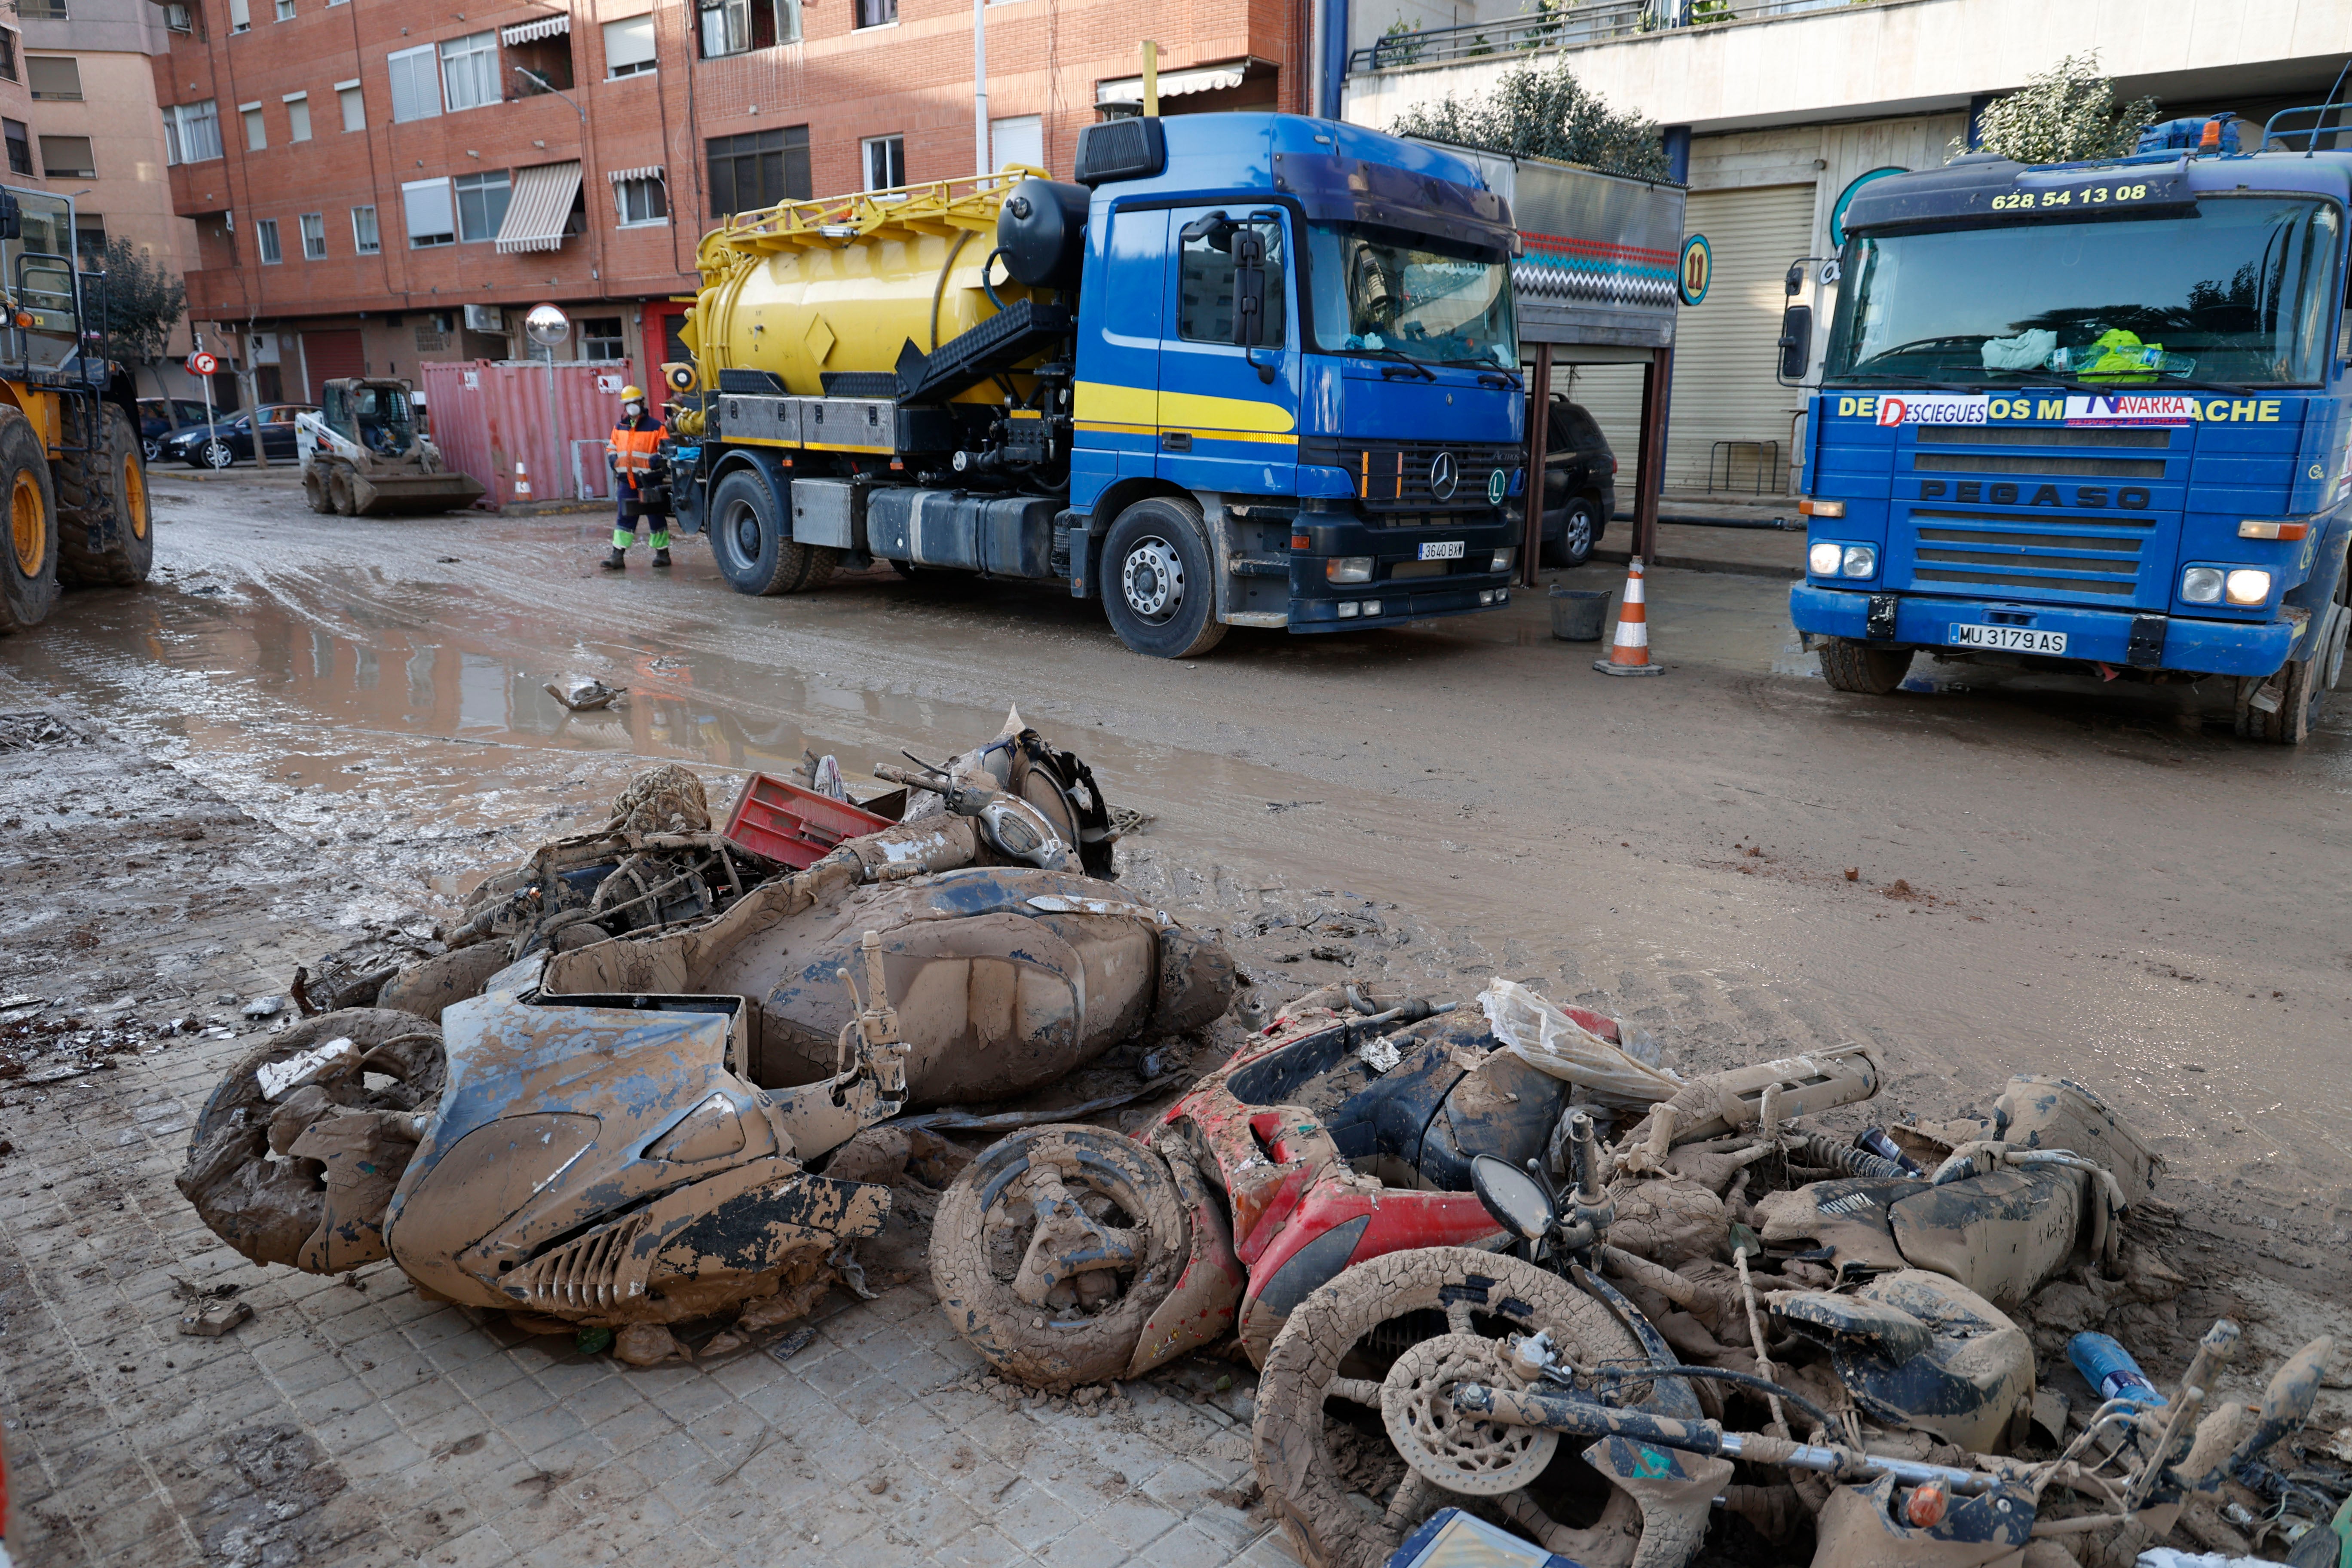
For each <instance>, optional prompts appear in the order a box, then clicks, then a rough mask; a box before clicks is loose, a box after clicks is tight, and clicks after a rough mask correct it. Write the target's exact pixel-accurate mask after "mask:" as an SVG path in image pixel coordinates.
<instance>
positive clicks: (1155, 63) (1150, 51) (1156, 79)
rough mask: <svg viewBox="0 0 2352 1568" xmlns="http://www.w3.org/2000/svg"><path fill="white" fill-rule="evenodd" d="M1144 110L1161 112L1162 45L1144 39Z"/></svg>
mask: <svg viewBox="0 0 2352 1568" xmlns="http://www.w3.org/2000/svg"><path fill="white" fill-rule="evenodd" d="M1143 112H1144V113H1146V114H1157V113H1159V112H1160V46H1159V45H1158V44H1155V43H1153V42H1152V41H1151V40H1150V38H1146V39H1144V40H1143Z"/></svg>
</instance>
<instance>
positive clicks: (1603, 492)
mask: <svg viewBox="0 0 2352 1568" xmlns="http://www.w3.org/2000/svg"><path fill="white" fill-rule="evenodd" d="M1543 504H1544V510H1543V563H1544V564H1545V565H1547V566H1581V565H1583V564H1584V563H1585V561H1586V560H1587V559H1588V558H1589V557H1590V556H1591V554H1592V547H1593V546H1594V545H1595V544H1598V543H1599V542H1601V534H1602V533H1603V532H1604V531H1607V529H1608V527H1609V520H1610V519H1611V518H1612V517H1614V516H1615V515H1616V514H1617V455H1616V454H1615V453H1614V452H1612V451H1611V450H1610V449H1609V438H1608V437H1606V436H1603V435H1602V434H1601V426H1600V423H1599V421H1597V420H1595V419H1594V418H1593V417H1592V416H1591V415H1590V414H1587V413H1586V412H1585V411H1584V409H1583V407H1582V406H1581V405H1578V404H1574V403H1570V401H1569V400H1568V399H1567V397H1566V396H1564V395H1561V394H1559V393H1557V392H1555V393H1553V394H1552V395H1551V425H1550V428H1549V431H1548V432H1547V433H1546V436H1545V445H1544V503H1543Z"/></svg>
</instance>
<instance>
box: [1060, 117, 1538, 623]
mask: <svg viewBox="0 0 2352 1568" xmlns="http://www.w3.org/2000/svg"><path fill="white" fill-rule="evenodd" d="M1077 173H1078V178H1079V180H1080V182H1081V183H1083V184H1087V185H1090V186H1091V187H1092V195H1091V197H1090V199H1089V202H1088V205H1087V234H1086V263H1085V268H1084V274H1083V278H1082V280H1081V282H1080V284H1079V294H1078V310H1077V343H1076V386H1075V389H1074V391H1075V403H1074V422H1075V434H1074V437H1073V441H1074V446H1073V449H1072V452H1071V457H1070V509H1071V511H1072V513H1073V514H1074V517H1073V521H1074V524H1075V527H1074V543H1073V553H1072V555H1071V557H1070V559H1071V563H1072V564H1071V572H1072V576H1073V580H1074V584H1075V588H1076V592H1079V593H1082V594H1087V595H1097V594H1098V595H1100V596H1101V597H1102V599H1103V600H1104V601H1105V605H1106V608H1107V610H1108V614H1109V616H1110V619H1111V623H1112V625H1113V626H1115V627H1116V628H1117V629H1118V632H1119V634H1120V636H1121V637H1124V638H1125V639H1126V640H1127V641H1128V643H1129V646H1131V647H1137V648H1139V650H1140V651H1144V652H1150V653H1163V654H1170V655H1174V654H1181V653H1184V652H1188V651H1197V650H1198V648H1200V647H1204V646H1206V644H1207V643H1210V642H1213V641H1214V640H1215V638H1216V637H1218V636H1220V635H1222V628H1223V626H1280V627H1287V628H1288V629H1289V630H1291V631H1293V632H1328V631H1343V630H1349V629H1354V628H1358V627H1365V626H1397V625H1402V624H1403V623H1405V622H1407V621H1414V620H1423V619H1428V618H1430V617H1433V616H1451V615H1460V614H1464V613H1466V612H1470V611H1476V610H1483V609H1490V608H1494V607H1496V606H1499V605H1505V604H1507V603H1508V602H1509V593H1510V590H1509V586H1508V584H1509V581H1510V573H1511V568H1512V565H1513V563H1514V558H1515V556H1516V554H1517V525H1516V521H1515V516H1514V513H1515V510H1516V509H1515V506H1514V498H1516V497H1518V496H1520V495H1522V494H1523V493H1524V486H1525V483H1526V477H1525V469H1524V466H1523V465H1524V463H1525V451H1524V445H1525V438H1526V430H1525V422H1526V392H1525V386H1524V383H1523V382H1522V380H1521V378H1520V375H1519V372H1518V338H1517V325H1516V321H1515V317H1514V313H1513V299H1512V292H1511V280H1510V262H1511V258H1512V255H1513V254H1514V252H1515V251H1516V250H1517V234H1516V233H1515V232H1514V230H1513V228H1512V226H1511V215H1510V211H1509V208H1508V206H1507V204H1506V203H1505V202H1504V201H1503V199H1502V198H1501V197H1500V196H1499V195H1496V194H1495V193H1494V192H1492V191H1490V190H1489V189H1488V188H1487V187H1486V182H1485V180H1484V179H1483V178H1482V177H1481V176H1480V174H1479V173H1478V171H1477V169H1476V167H1475V165H1474V164H1473V163H1469V162H1467V161H1466V160H1465V159H1462V158H1460V157H1457V156H1454V155H1453V154H1451V153H1445V152H1444V151H1442V150H1439V149H1436V148H1433V147H1428V146H1423V145H1420V144H1417V143H1413V142H1403V141H1400V140H1398V139H1397V138H1395V137H1391V136H1386V135H1382V134H1381V133H1380V132H1374V131H1368V130H1365V129H1363V128H1361V127H1359V126H1352V125H1344V124H1339V123H1337V122H1334V121H1325V120H1309V119H1305V118H1302V117H1299V116H1297V115H1285V114H1202V115H1185V116H1181V117H1179V118H1174V119H1169V120H1131V121H1112V122H1109V123H1108V124H1103V125H1097V126H1091V127H1088V128H1087V131H1086V132H1084V140H1083V141H1082V143H1081V149H1080V152H1079V154H1078V169H1077ZM1252 263H1255V266H1256V267H1258V268H1262V273H1261V276H1260V279H1257V280H1255V281H1253V280H1249V279H1245V278H1244V279H1243V283H1242V284H1241V285H1240V286H1237V283H1236V276H1237V272H1240V271H1242V270H1243V269H1244V268H1246V267H1247V266H1248V265H1250V264H1252ZM1260 292H1262V298H1263V301H1264V302H1263V305H1262V306H1261V307H1260V308H1259V313H1260V316H1261V324H1260V326H1259V328H1258V330H1257V331H1255V333H1251V332H1247V331H1236V323H1235V309H1234V301H1235V300H1237V299H1240V298H1243V297H1244V296H1245V295H1248V294H1251V293H1260ZM1244 336H1254V337H1255V340H1256V341H1255V342H1252V343H1249V344H1243V343H1241V342H1239V340H1240V339H1241V338H1243V337H1244ZM1204 586H1205V587H1206V588H1207V589H1208V590H1210V593H1211V594H1213V598H1210V597H1206V596H1202V594H1201V590H1202V587H1204ZM1171 590H1173V591H1175V592H1176V593H1177V594H1179V595H1192V596H1193V598H1194V602H1192V603H1189V604H1188V603H1185V602H1183V600H1182V598H1181V596H1180V597H1179V598H1178V599H1177V600H1176V601H1175V602H1173V603H1171V599H1170V595H1171Z"/></svg>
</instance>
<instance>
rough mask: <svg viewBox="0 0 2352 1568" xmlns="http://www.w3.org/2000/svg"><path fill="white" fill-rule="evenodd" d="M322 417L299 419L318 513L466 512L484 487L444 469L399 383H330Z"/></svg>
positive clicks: (305, 486) (306, 485)
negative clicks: (465, 509) (418, 424)
mask: <svg viewBox="0 0 2352 1568" xmlns="http://www.w3.org/2000/svg"><path fill="white" fill-rule="evenodd" d="M321 394H322V395H321V396H320V405H321V406H320V411H319V412H318V413H316V414H301V415H297V416H295V420H294V440H295V445H296V449H297V450H298V451H299V453H300V454H301V458H302V493H303V495H304V496H305V497H307V498H308V499H309V500H310V510H312V511H317V512H326V513H329V514H339V515H341V516H343V517H387V516H390V515H393V514H394V513H397V512H429V511H449V510H454V509H456V508H457V507H462V506H467V505H470V504H471V503H472V502H473V500H474V499H475V498H476V497H477V496H479V495H480V494H481V493H482V482H481V481H480V480H479V479H475V478H474V477H473V476H472V475H471V474H461V473H459V472H457V470H456V469H454V468H448V467H446V466H445V465H444V464H443V462H442V460H441V448H439V447H436V446H435V445H434V444H433V443H432V442H431V441H429V440H427V439H425V435H424V433H423V432H422V431H420V430H418V429H417V428H416V424H415V418H414V416H413V415H412V413H411V404H410V400H409V386H408V383H406V382H404V381H362V380H360V379H358V378H356V377H352V378H347V379H344V380H340V381H331V382H328V383H327V384H326V385H325V386H324V387H323V388H322V389H321Z"/></svg>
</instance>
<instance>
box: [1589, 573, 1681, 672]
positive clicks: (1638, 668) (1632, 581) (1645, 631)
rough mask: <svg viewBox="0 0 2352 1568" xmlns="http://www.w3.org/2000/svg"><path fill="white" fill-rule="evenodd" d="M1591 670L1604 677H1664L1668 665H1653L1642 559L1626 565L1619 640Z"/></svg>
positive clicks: (1619, 606) (1618, 618)
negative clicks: (1643, 589)
mask: <svg viewBox="0 0 2352 1568" xmlns="http://www.w3.org/2000/svg"><path fill="white" fill-rule="evenodd" d="M1592 668H1595V669H1597V670H1599V671H1600V672H1601V674H1603V675H1664V674H1665V672H1666V668H1665V666H1664V665H1662V664H1652V663H1651V662H1650V610H1649V600H1648V598H1647V596H1646V595H1643V592H1642V558H1641V557H1640V556H1638V555H1636V556H1634V557H1633V559H1632V560H1631V561H1629V562H1627V563H1626V565H1625V596H1624V597H1623V598H1622V599H1621V600H1619V601H1618V604H1617V638H1616V640H1615V641H1614V642H1613V643H1612V644H1611V645H1610V647H1609V657H1608V658H1596V659H1594V660H1593V661H1592Z"/></svg>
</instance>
